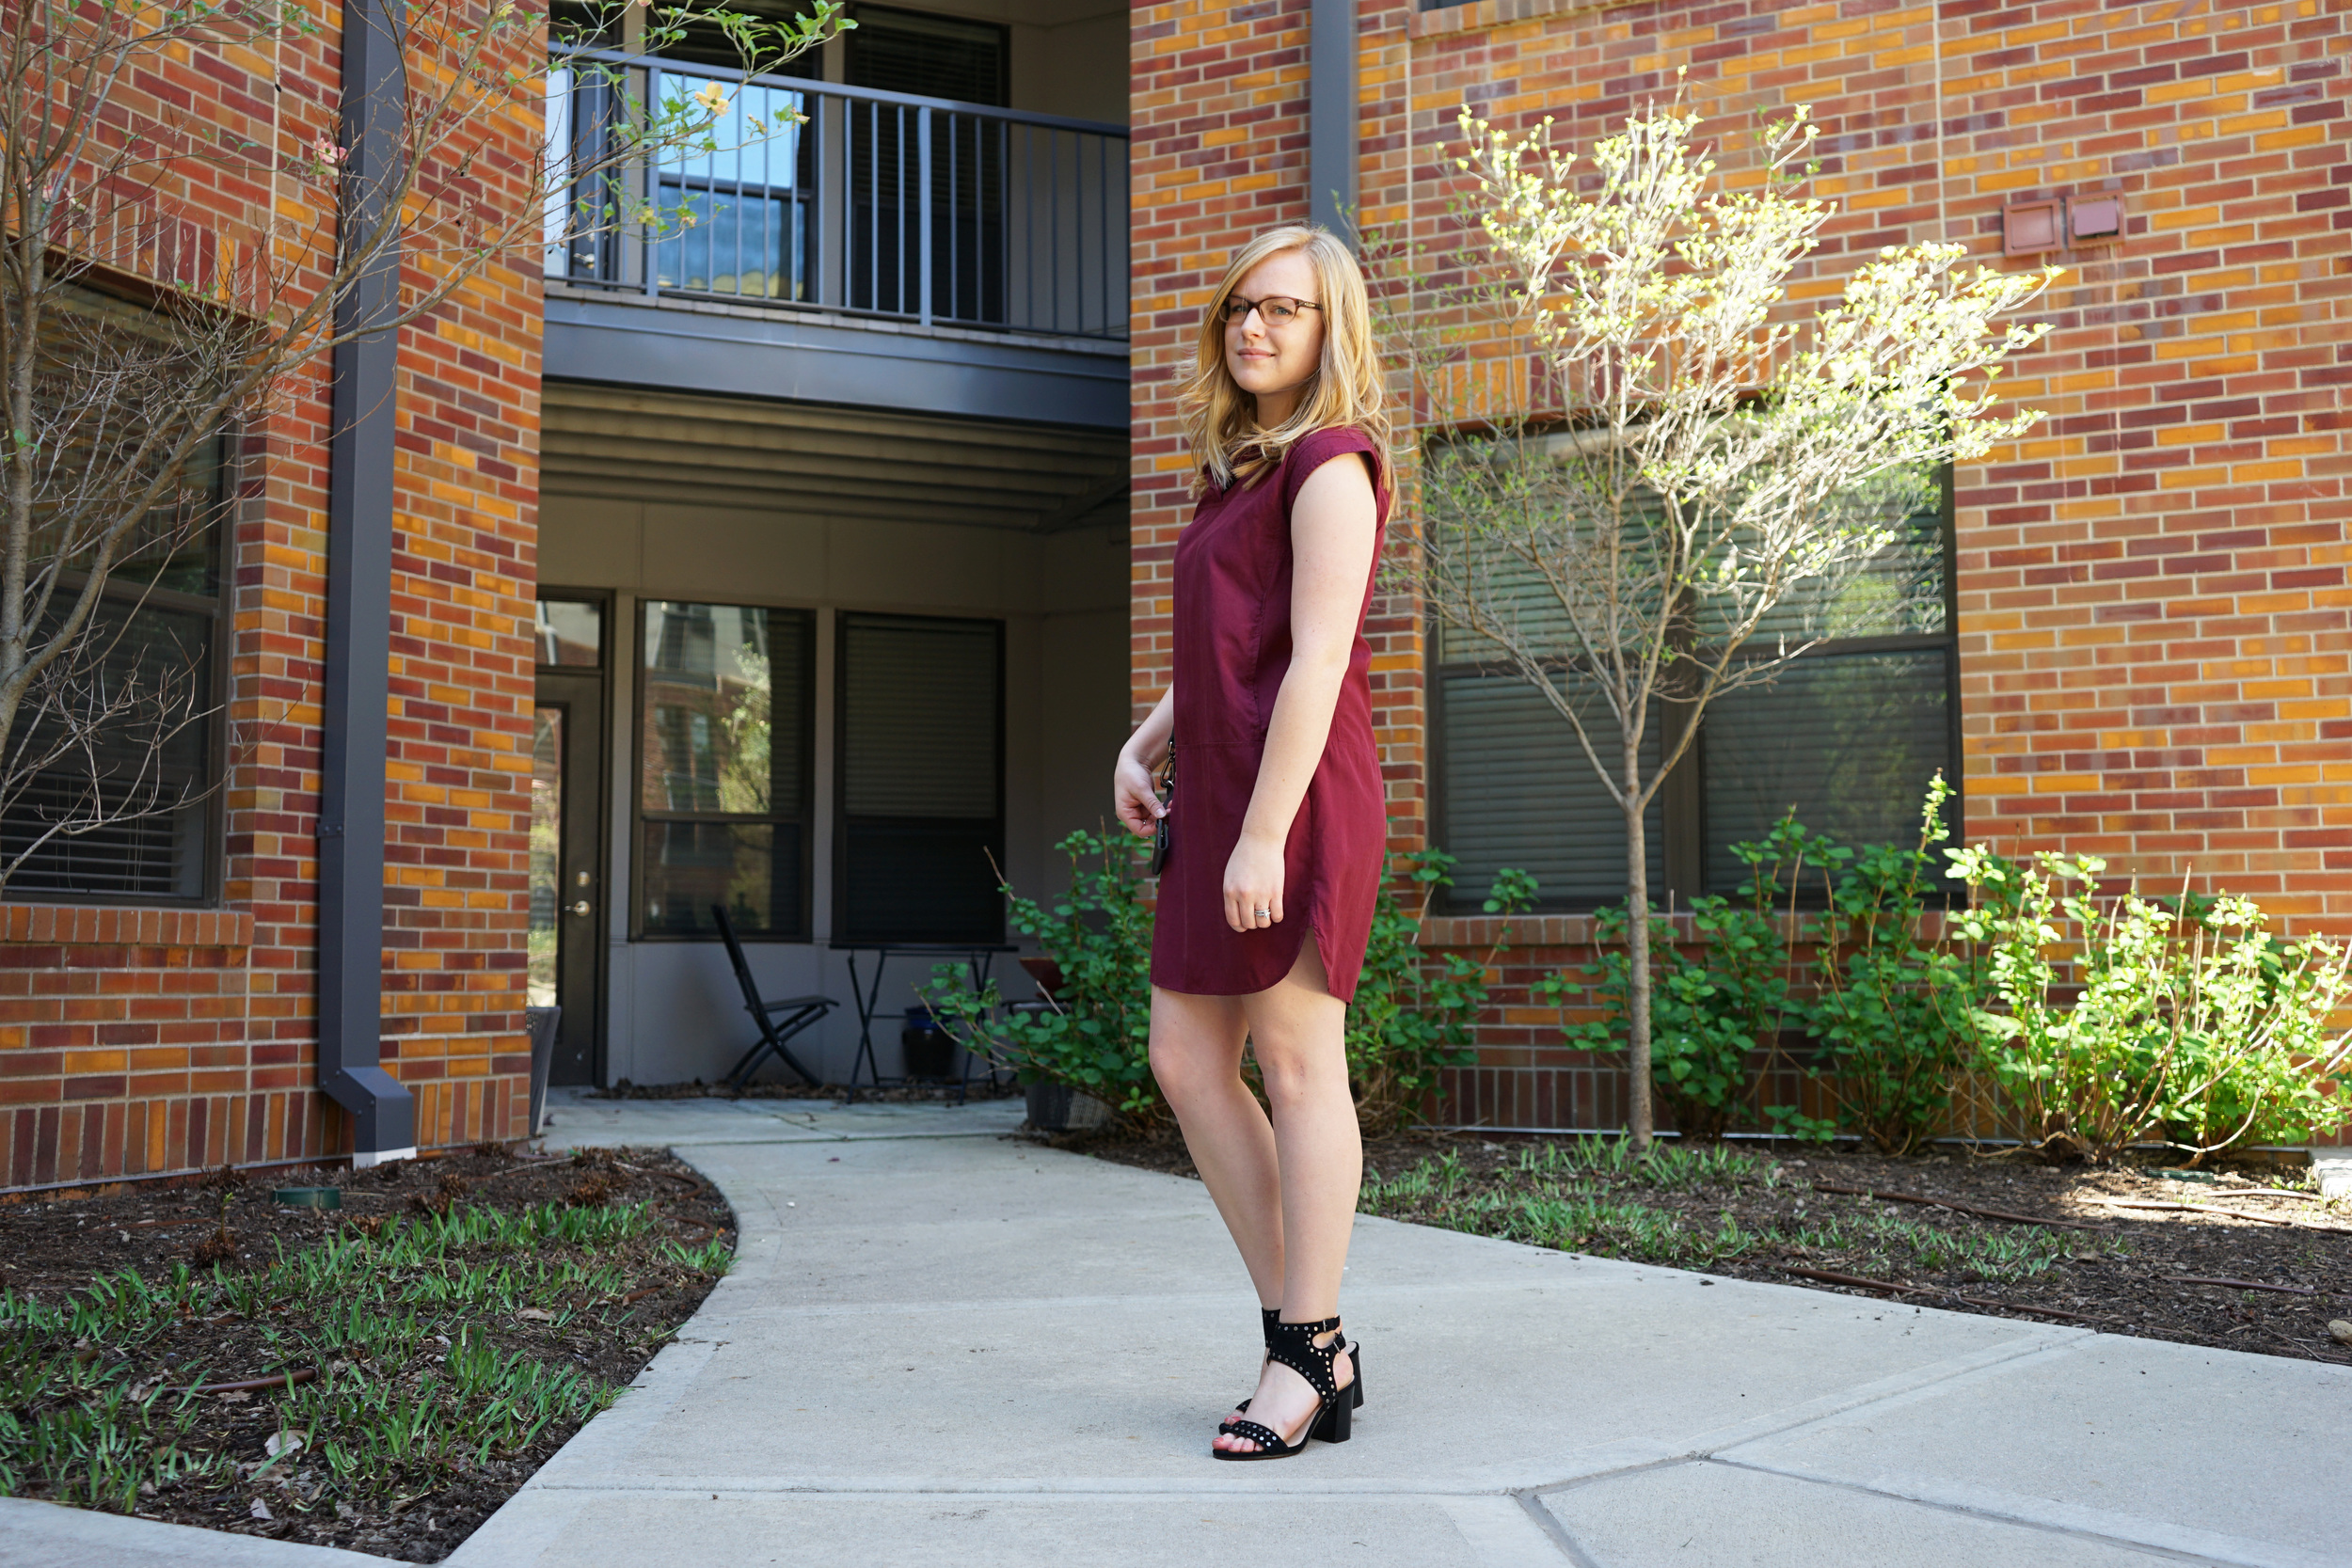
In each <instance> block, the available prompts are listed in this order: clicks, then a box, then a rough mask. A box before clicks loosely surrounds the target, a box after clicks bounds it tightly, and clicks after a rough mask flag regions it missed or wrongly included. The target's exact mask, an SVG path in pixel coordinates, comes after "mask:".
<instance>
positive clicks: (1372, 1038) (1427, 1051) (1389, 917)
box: [1347, 849, 1535, 1133]
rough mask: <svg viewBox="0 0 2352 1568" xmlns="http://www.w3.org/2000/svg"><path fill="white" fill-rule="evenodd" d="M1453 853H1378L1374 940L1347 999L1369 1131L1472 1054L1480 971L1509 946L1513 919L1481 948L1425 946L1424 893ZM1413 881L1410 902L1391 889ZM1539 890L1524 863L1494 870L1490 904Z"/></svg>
mask: <svg viewBox="0 0 2352 1568" xmlns="http://www.w3.org/2000/svg"><path fill="white" fill-rule="evenodd" d="M1453 873H1454V857H1453V856H1451V855H1449V854H1447V853H1445V852H1444V851H1443V850H1441V849H1423V850H1422V852H1421V853H1420V854H1418V855H1416V856H1413V857H1412V858H1411V859H1410V860H1409V861H1407V862H1406V863H1405V867H1404V869H1402V870H1401V871H1400V870H1399V869H1398V867H1397V865H1396V863H1394V862H1393V861H1386V862H1383V863H1382V867H1381V878H1380V894H1379V897H1378V900H1377V901H1376V902H1375V904H1374V906H1373V915H1372V940H1371V942H1369V943H1368V944H1367V946H1366V947H1365V950H1364V968H1363V974H1362V975H1361V977H1360V978H1359V979H1358V981H1357V983H1356V999H1355V1000H1354V1001H1353V1002H1351V1003H1349V1004H1348V1008H1347V1076H1348V1084H1349V1087H1350V1088H1351V1089H1352V1090H1353V1091H1354V1093H1355V1096H1356V1117H1357V1120H1358V1121H1359V1123H1360V1124H1361V1126H1362V1128H1363V1130H1364V1132H1367V1133H1380V1132H1393V1131H1394V1130H1395V1129H1396V1128H1398V1127H1400V1126H1402V1125H1403V1124H1405V1123H1406V1122H1407V1121H1409V1120H1411V1119H1413V1118H1414V1117H1417V1116H1419V1115H1420V1114H1421V1113H1422V1111H1423V1109H1424V1108H1425V1107H1426V1106H1428V1105H1429V1104H1430V1103H1431V1101H1432V1100H1433V1098H1434V1097H1435V1096H1437V1095H1438V1094H1439V1093H1440V1092H1441V1082H1440V1078H1439V1074H1440V1073H1441V1072H1442V1071H1443V1069H1446V1068H1449V1067H1468V1066H1470V1064H1471V1063H1473V1062H1475V1061H1476V1060H1477V1059H1478V1051H1477V1045H1476V1033H1475V1031H1476V1028H1477V1023H1478V1015H1479V1014H1480V1013H1482V1012H1484V1011H1485V1010H1486V971H1487V970H1488V969H1489V968H1491V967H1492V966H1493V965H1494V963H1495V961H1496V959H1498V958H1501V957H1502V954H1503V953H1504V952H1506V951H1508V948H1509V942H1508V938H1509V927H1504V932H1503V936H1502V938H1501V939H1499V940H1497V941H1496V942H1495V943H1494V944H1493V945H1492V946H1491V947H1489V948H1487V950H1486V953H1485V954H1484V955H1483V956H1472V955H1470V954H1467V953H1458V952H1447V953H1439V954H1436V955H1432V954H1429V953H1425V952H1423V951H1422V947H1421V928H1422V919H1423V918H1424V917H1425V916H1426V914H1427V912H1428V907H1429V900H1430V899H1431V898H1433V897H1435V896H1436V895H1437V893H1438V890H1439V889H1441V888H1447V887H1451V886H1453V885H1454V875H1453ZM1400 883H1402V884H1403V885H1404V886H1405V887H1406V889H1408V890H1411V895H1410V896H1411V902H1412V906H1413V907H1412V908H1411V909H1410V910H1409V911H1408V910H1407V909H1406V904H1405V901H1403V900H1400V899H1399V898H1398V897H1397V894H1396V888H1397V885H1398V884H1400ZM1534 899H1535V879H1534V878H1533V877H1531V876H1529V875H1528V874H1527V873H1526V872H1524V871H1512V870H1507V869H1506V870H1503V871H1500V872H1497V873H1496V874H1495V879H1494V885H1493V887H1492V889H1491V890H1490V891H1489V893H1488V895H1487V897H1486V912H1487V913H1489V914H1513V913H1516V912H1518V911H1520V910H1522V909H1525V908H1526V907H1527V906H1528V905H1529V904H1532V903H1534Z"/></svg>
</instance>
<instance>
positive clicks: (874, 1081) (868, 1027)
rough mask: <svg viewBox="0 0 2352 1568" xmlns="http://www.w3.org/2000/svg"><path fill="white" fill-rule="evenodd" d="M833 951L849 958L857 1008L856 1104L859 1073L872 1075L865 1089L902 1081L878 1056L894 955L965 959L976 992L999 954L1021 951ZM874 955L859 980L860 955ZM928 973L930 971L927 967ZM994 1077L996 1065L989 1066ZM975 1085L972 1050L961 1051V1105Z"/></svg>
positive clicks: (893, 947)
mask: <svg viewBox="0 0 2352 1568" xmlns="http://www.w3.org/2000/svg"><path fill="white" fill-rule="evenodd" d="M832 945H833V948H834V951H835V952H838V953H842V954H845V955H847V957H848V958H849V960H850V1005H851V1006H854V1007H856V1008H857V1057H856V1059H855V1060H854V1061H852V1062H850V1104H852V1105H854V1104H856V1103H857V1091H858V1075H859V1074H860V1073H861V1072H866V1073H870V1074H871V1075H872V1076H871V1079H870V1081H869V1082H868V1083H867V1084H866V1087H867V1088H874V1089H880V1088H887V1087H890V1086H891V1085H896V1084H904V1083H905V1082H906V1081H907V1080H906V1079H905V1078H904V1077H903V1076H900V1077H897V1078H889V1079H885V1078H884V1077H882V1064H881V1062H879V1061H878V1060H876V1059H875V1056H874V1015H875V1013H876V1012H877V1011H879V1010H880V1006H881V1003H882V973H883V971H885V970H887V969H888V968H889V967H890V960H891V959H893V958H929V959H930V960H931V961H932V963H933V964H937V963H940V962H943V961H946V960H949V959H953V960H955V961H958V962H961V964H962V965H963V966H964V968H965V969H966V970H968V971H969V972H970V974H971V975H972V989H973V990H976V991H977V990H983V989H985V988H986V986H987V985H988V972H989V968H990V966H991V965H992V964H993V962H994V961H995V958H996V955H997V954H999V953H1018V952H1020V951H1021V949H1020V948H1019V947H1017V946H1015V945H1013V944H1012V943H1011V942H834V943H833V944H832ZM860 953H870V954H872V955H873V957H874V973H873V977H872V978H871V979H870V980H866V981H863V982H861V981H860V980H859V978H858V965H857V956H858V955H859V954H860ZM926 973H928V970H927V971H926ZM989 1077H990V1079H991V1081H993V1080H994V1078H995V1069H993V1068H991V1069H989ZM971 1087H972V1053H971V1051H970V1050H969V1049H968V1048H967V1049H966V1050H965V1052H964V1053H963V1078H962V1081H961V1083H959V1084H958V1085H956V1103H957V1104H959V1105H961V1104H962V1103H963V1102H964V1101H965V1099H966V1097H967V1096H968V1095H969V1094H970V1092H971Z"/></svg>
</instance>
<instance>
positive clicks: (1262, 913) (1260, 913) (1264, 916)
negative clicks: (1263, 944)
mask: <svg viewBox="0 0 2352 1568" xmlns="http://www.w3.org/2000/svg"><path fill="white" fill-rule="evenodd" d="M1249 912H1250V913H1251V914H1254V915H1256V916H1257V917H1258V918H1259V919H1260V920H1271V919H1273V918H1274V911H1272V910H1251V911H1249Z"/></svg>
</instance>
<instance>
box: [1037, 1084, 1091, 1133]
mask: <svg viewBox="0 0 2352 1568" xmlns="http://www.w3.org/2000/svg"><path fill="white" fill-rule="evenodd" d="M1110 1119H1111V1108H1110V1107H1109V1106H1108V1105H1105V1104H1104V1103H1103V1102H1102V1101H1099V1100H1097V1099H1095V1098H1094V1097H1093V1096H1092V1095H1090V1094H1087V1093H1085V1092H1084V1091H1082V1090H1079V1089H1073V1088H1072V1087H1071V1086H1070V1085H1067V1084H1031V1085H1029V1125H1030V1126H1031V1127H1033V1128H1035V1129H1036V1130H1037V1131H1038V1132H1085V1131H1087V1130H1088V1129H1089V1128H1093V1127H1100V1126H1102V1125H1103V1124H1104V1122H1106V1121H1108V1120H1110Z"/></svg>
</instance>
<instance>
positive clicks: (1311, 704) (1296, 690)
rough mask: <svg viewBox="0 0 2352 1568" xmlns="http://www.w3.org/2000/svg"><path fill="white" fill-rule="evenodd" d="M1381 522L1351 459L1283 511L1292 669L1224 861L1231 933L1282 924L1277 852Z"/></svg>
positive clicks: (1309, 763) (1326, 708) (1333, 695)
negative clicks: (1287, 513) (1287, 517)
mask: <svg viewBox="0 0 2352 1568" xmlns="http://www.w3.org/2000/svg"><path fill="white" fill-rule="evenodd" d="M1379 521H1380V515H1379V503H1378V501H1377V500H1376V499H1375V497H1374V495H1373V489H1372V475H1371V473H1370V472H1369V471H1368V470H1367V468H1366V467H1365V466H1364V464H1362V463H1361V462H1359V461H1358V460H1357V458H1356V454H1355V453H1353V452H1349V453H1346V454H1343V457H1335V458H1333V459H1332V460H1331V461H1329V462H1327V463H1326V464H1324V465H1323V466H1322V467H1319V468H1317V469H1316V470H1315V471H1314V472H1313V473H1311V474H1310V475H1308V476H1307V483H1305V484H1303V485H1301V486H1299V490H1298V499H1297V500H1296V501H1295V503H1294V504H1293V505H1292V507H1291V663H1290V668H1289V669H1288V670H1287V671H1285V672H1284V673H1283V674H1282V688H1281V690H1280V691H1279V692H1278V693H1277V694H1276V696H1275V699H1274V717H1273V720H1272V721H1271V722H1270V723H1268V725H1267V726H1266V736H1265V754H1264V756H1263V759H1261V760H1260V762H1259V764H1258V785H1257V788H1256V790H1255V791H1254V792H1253V793H1252V794H1251V795H1250V797H1249V812H1248V816H1244V817H1243V818H1242V825H1241V842H1240V843H1238V844H1236V845H1234V846H1233V854H1232V859H1231V860H1229V861H1227V862H1226V863H1225V923H1226V924H1227V925H1229V926H1231V927H1232V928H1233V929H1234V930H1236V931H1248V930H1256V929H1260V928H1261V926H1262V923H1261V922H1260V921H1259V920H1258V919H1257V916H1256V912H1255V911H1259V910H1264V911H1268V915H1269V918H1268V920H1267V921H1266V922H1264V923H1263V924H1269V925H1270V924H1276V923H1279V921H1280V920H1281V918H1282V847H1283V845H1284V844H1285V843H1287V842H1288V841H1289V838H1290V833H1291V823H1292V821H1293V820H1294V819H1295V818H1296V816H1298V806H1299V802H1301V801H1302V800H1306V798H1307V785H1308V784H1309V783H1310V782H1311V780H1312V779H1313V778H1314V776H1315V767H1316V765H1317V764H1319V763H1320V762H1322V760H1323V749H1324V747H1325V745H1326V744H1327V742H1328V741H1329V740H1330V738H1331V710H1332V709H1333V708H1334V707H1336V706H1337V705H1339V700H1340V682H1341V681H1342V680H1343V678H1344V677H1345V676H1346V674H1347V656H1348V653H1349V650H1350V649H1352V648H1353V647H1354V646H1355V642H1356V618H1357V616H1358V615H1359V614H1361V613H1362V612H1363V608H1364V585H1365V584H1366V583H1367V582H1369V581H1370V580H1371V578H1372V556H1373V543H1374V540H1375V537H1376V536H1377V535H1378V532H1379Z"/></svg>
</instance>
